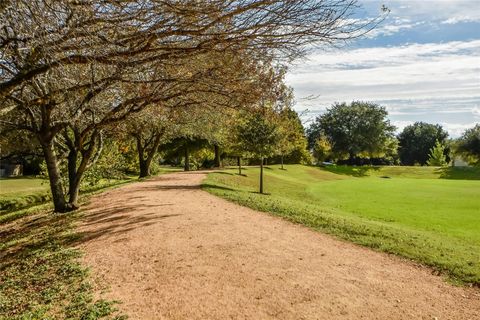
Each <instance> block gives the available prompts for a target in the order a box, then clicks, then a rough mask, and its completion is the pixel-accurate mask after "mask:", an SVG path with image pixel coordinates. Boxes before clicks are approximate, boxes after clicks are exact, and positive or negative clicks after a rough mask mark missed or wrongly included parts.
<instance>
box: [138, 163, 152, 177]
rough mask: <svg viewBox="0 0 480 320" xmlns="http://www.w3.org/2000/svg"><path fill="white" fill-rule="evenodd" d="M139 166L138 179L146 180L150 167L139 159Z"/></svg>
mask: <svg viewBox="0 0 480 320" xmlns="http://www.w3.org/2000/svg"><path fill="white" fill-rule="evenodd" d="M138 164H139V166H140V175H139V178H146V177H148V176H149V175H150V165H149V164H148V163H147V161H145V160H143V159H140V161H139V163H138Z"/></svg>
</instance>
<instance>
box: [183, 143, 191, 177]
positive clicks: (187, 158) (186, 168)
mask: <svg viewBox="0 0 480 320" xmlns="http://www.w3.org/2000/svg"><path fill="white" fill-rule="evenodd" d="M184 151H185V165H184V170H185V171H190V155H189V153H188V143H185V149H184Z"/></svg>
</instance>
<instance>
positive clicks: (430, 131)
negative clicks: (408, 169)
mask: <svg viewBox="0 0 480 320" xmlns="http://www.w3.org/2000/svg"><path fill="white" fill-rule="evenodd" d="M447 137H448V133H447V132H446V131H445V130H443V128H442V126H441V125H438V124H429V123H425V122H415V123H414V124H412V125H409V126H406V127H405V128H404V129H403V131H402V132H401V133H400V134H399V135H398V142H399V152H398V153H399V156H400V161H401V163H402V164H403V165H409V166H412V165H415V164H420V165H425V164H427V161H428V159H429V155H430V150H431V149H432V148H433V147H434V146H435V144H436V142H437V141H438V142H439V143H440V144H442V145H445V141H446V139H447ZM448 151H449V150H448V148H445V150H444V154H445V155H447V154H448ZM447 160H448V159H447Z"/></svg>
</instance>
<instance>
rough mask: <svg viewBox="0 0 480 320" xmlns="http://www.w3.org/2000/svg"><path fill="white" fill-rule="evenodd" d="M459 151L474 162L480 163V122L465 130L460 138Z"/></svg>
mask: <svg viewBox="0 0 480 320" xmlns="http://www.w3.org/2000/svg"><path fill="white" fill-rule="evenodd" d="M457 151H458V152H459V153H460V154H462V155H464V156H465V157H466V158H467V160H469V162H470V163H472V164H480V124H477V125H475V127H473V128H470V129H467V130H465V132H464V133H463V134H462V136H461V137H460V138H459V139H458V143H457Z"/></svg>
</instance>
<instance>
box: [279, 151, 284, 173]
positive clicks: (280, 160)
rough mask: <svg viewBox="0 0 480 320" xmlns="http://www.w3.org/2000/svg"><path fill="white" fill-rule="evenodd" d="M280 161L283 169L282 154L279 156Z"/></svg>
mask: <svg viewBox="0 0 480 320" xmlns="http://www.w3.org/2000/svg"><path fill="white" fill-rule="evenodd" d="M280 162H281V164H282V170H284V169H283V154H282V155H281V156H280Z"/></svg>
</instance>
